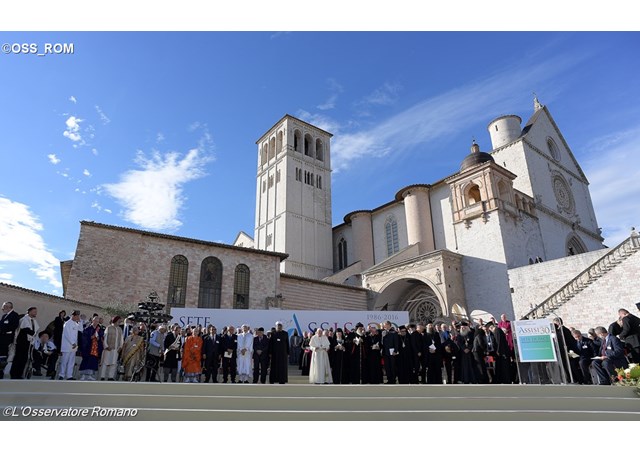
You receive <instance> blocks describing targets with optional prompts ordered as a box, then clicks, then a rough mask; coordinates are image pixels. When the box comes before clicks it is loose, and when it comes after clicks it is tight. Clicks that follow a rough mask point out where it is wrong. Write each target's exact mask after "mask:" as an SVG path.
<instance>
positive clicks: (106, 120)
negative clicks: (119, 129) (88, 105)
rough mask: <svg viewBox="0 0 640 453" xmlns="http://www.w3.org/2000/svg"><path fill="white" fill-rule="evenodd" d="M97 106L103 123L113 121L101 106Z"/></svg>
mask: <svg viewBox="0 0 640 453" xmlns="http://www.w3.org/2000/svg"><path fill="white" fill-rule="evenodd" d="M95 108H96V112H98V115H100V121H102V124H109V123H110V122H111V119H109V117H108V116H107V115H105V114H104V112H103V111H102V109H101V108H100V106H99V105H96V106H95Z"/></svg>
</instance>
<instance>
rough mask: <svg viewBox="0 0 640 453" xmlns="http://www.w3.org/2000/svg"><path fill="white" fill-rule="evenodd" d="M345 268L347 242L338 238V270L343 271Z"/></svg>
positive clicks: (346, 264)
mask: <svg viewBox="0 0 640 453" xmlns="http://www.w3.org/2000/svg"><path fill="white" fill-rule="evenodd" d="M347 266H348V263H347V241H345V240H344V238H340V241H339V242H338V270H340V269H344V268H345V267H347Z"/></svg>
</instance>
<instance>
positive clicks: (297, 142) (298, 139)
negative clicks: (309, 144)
mask: <svg viewBox="0 0 640 453" xmlns="http://www.w3.org/2000/svg"><path fill="white" fill-rule="evenodd" d="M301 147H302V132H300V131H299V130H298V129H296V130H295V131H293V150H294V151H297V152H300V150H301Z"/></svg>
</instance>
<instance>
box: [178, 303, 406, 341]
mask: <svg viewBox="0 0 640 453" xmlns="http://www.w3.org/2000/svg"><path fill="white" fill-rule="evenodd" d="M171 316H173V319H172V320H171V323H176V322H177V323H178V324H179V325H180V326H182V327H184V326H185V325H198V324H200V325H202V326H203V327H205V328H206V327H207V326H209V324H212V325H214V326H216V328H217V329H218V332H220V331H221V330H222V327H223V326H229V325H233V326H236V327H238V326H241V325H242V324H248V325H249V326H251V328H252V329H253V328H256V327H264V329H265V330H270V329H271V327H274V326H275V323H276V321H280V322H281V323H282V327H283V329H284V330H286V331H288V332H289V335H291V334H293V331H294V329H297V330H298V334H300V335H301V334H302V332H304V331H307V330H308V331H311V332H315V331H316V329H317V328H319V327H320V328H322V329H330V328H333V330H334V331H335V330H336V329H337V328H341V329H342V330H343V331H344V330H345V329H346V330H350V331H351V330H354V329H355V326H356V324H357V323H359V322H361V323H362V324H364V325H365V328H366V327H367V326H369V325H376V326H378V327H379V326H380V323H383V322H385V321H387V320H388V321H390V322H391V324H392V325H393V326H395V327H396V328H397V327H398V326H400V325H403V324H405V325H406V324H408V323H409V312H406V311H329V310H327V311H311V310H232V309H215V308H211V309H209V308H172V309H171Z"/></svg>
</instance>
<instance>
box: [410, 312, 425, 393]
mask: <svg viewBox="0 0 640 453" xmlns="http://www.w3.org/2000/svg"><path fill="white" fill-rule="evenodd" d="M409 336H410V337H411V350H412V352H413V373H411V383H412V384H417V383H418V382H422V383H423V384H426V372H427V367H426V363H425V361H424V359H425V356H424V326H423V325H422V324H418V325H417V326H416V325H415V324H409ZM419 378H421V379H422V380H421V381H420V379H419Z"/></svg>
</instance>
